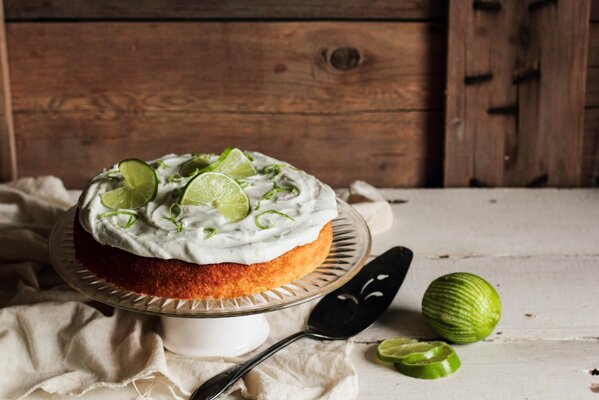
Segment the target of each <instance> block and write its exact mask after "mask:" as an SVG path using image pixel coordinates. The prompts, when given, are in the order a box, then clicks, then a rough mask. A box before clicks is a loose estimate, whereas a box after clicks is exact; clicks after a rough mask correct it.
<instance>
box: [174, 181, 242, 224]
mask: <svg viewBox="0 0 599 400" xmlns="http://www.w3.org/2000/svg"><path fill="white" fill-rule="evenodd" d="M180 203H181V204H182V205H185V206H197V205H210V206H212V207H214V208H216V209H217V210H218V212H220V213H221V214H222V215H223V216H224V217H225V218H226V219H227V220H228V221H229V222H237V221H240V220H242V219H244V218H245V217H247V215H248V214H249V212H250V200H249V199H248V196H247V194H245V192H244V191H243V189H242V188H241V186H239V184H238V183H237V182H235V179H233V178H231V177H230V176H228V175H225V174H223V173H220V172H206V173H203V174H200V175H196V176H195V177H194V178H192V179H191V181H189V183H188V184H187V186H185V189H184V190H183V194H182V195H181V200H180Z"/></svg>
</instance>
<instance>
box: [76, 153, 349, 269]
mask: <svg viewBox="0 0 599 400" xmlns="http://www.w3.org/2000/svg"><path fill="white" fill-rule="evenodd" d="M250 154H252V156H253V157H254V161H253V163H254V166H255V167H256V169H257V170H258V171H261V170H262V168H264V167H266V166H268V165H272V164H279V165H281V170H282V173H281V174H280V175H279V176H278V177H277V178H275V180H276V181H277V182H278V183H279V185H293V186H295V187H296V188H298V189H299V194H293V193H279V194H278V195H276V196H273V198H272V199H271V200H262V201H261V203H260V208H259V210H255V208H256V205H257V203H258V200H259V199H260V198H261V197H262V196H263V195H264V194H265V193H267V192H268V191H270V190H271V189H272V188H273V181H272V180H271V176H272V175H269V174H261V173H259V174H257V175H254V176H250V177H247V178H244V179H243V181H245V182H246V183H247V186H246V187H245V188H244V191H245V192H246V193H247V195H248V197H249V199H250V207H251V211H250V214H249V215H248V216H247V217H246V218H244V219H243V220H241V221H238V222H235V223H230V222H228V221H227V220H226V219H225V218H224V217H223V216H222V215H221V214H220V213H219V212H218V211H217V210H216V209H214V208H213V207H211V206H209V205H205V206H203V205H202V206H182V207H181V208H182V212H181V214H180V216H179V218H177V220H179V219H180V220H181V222H182V223H183V230H182V231H181V232H177V228H176V225H175V224H174V223H173V222H172V221H171V220H169V219H168V217H169V207H170V206H171V205H172V204H173V203H174V202H175V201H176V200H177V195H176V193H174V192H175V191H177V189H179V188H182V187H183V186H184V185H185V178H184V179H183V182H179V183H175V182H172V183H168V182H167V178H168V177H169V176H175V175H178V174H179V167H180V166H181V164H183V163H184V162H186V161H188V160H190V159H191V158H192V155H191V154H186V155H182V156H178V155H175V154H169V155H167V156H164V157H163V158H161V160H162V161H164V163H165V164H166V166H167V168H160V167H159V168H156V173H157V175H158V179H159V185H158V193H157V195H156V198H155V199H154V200H153V201H151V202H149V203H148V204H147V205H145V206H144V207H142V208H140V209H138V210H134V212H135V213H136V214H138V215H139V220H138V222H137V223H136V224H135V225H133V226H132V227H130V228H128V229H124V228H123V227H122V226H123V225H124V224H125V223H126V222H127V219H128V218H129V217H128V216H127V215H116V216H109V217H99V216H100V214H103V213H106V212H109V211H111V210H110V209H108V208H107V207H105V206H104V205H103V204H102V203H101V202H100V194H102V193H104V192H107V191H109V190H112V189H114V188H116V187H118V186H120V185H122V183H121V182H119V181H118V180H114V179H112V180H111V179H109V177H108V175H107V171H104V172H102V173H101V174H99V175H97V176H96V177H95V178H94V179H92V181H91V182H90V183H89V185H88V187H87V188H86V189H85V191H84V192H83V193H82V194H81V197H80V199H79V221H80V222H81V225H82V226H83V228H84V229H85V230H86V231H88V232H89V233H90V234H91V235H92V236H93V237H94V238H95V239H96V241H98V242H99V243H102V244H106V245H109V246H113V247H117V248H120V249H123V250H126V251H128V252H130V253H133V254H136V255H139V256H143V257H155V258H161V259H179V260H184V261H188V262H191V263H195V264H212V263H222V262H234V263H241V264H254V263H259V262H265V261H270V260H272V259H274V258H276V257H278V256H280V255H282V254H284V253H285V252H287V251H289V250H291V249H293V248H295V247H297V246H301V245H304V244H307V243H310V242H312V241H314V240H316V239H317V238H318V235H319V233H320V230H321V229H322V227H323V226H324V225H325V224H326V223H327V222H329V221H331V220H332V219H334V218H335V217H336V216H337V204H336V199H335V192H334V191H333V190H332V189H331V188H330V187H329V186H327V185H325V184H323V183H322V182H320V181H318V180H317V179H316V178H315V177H313V176H312V175H308V174H307V173H305V172H303V171H300V170H298V169H296V168H294V167H292V166H291V165H289V164H288V163H285V162H281V161H278V160H276V159H274V158H271V157H268V156H265V155H263V154H260V153H257V152H251V153H250ZM216 158H217V157H216V156H213V157H212V159H211V162H214V161H215V160H216ZM149 163H150V164H151V165H153V162H149ZM114 170H118V165H115V166H114V167H113V168H112V169H111V171H114ZM267 210H275V211H278V212H281V213H284V214H287V215H288V216H290V217H292V218H293V220H291V219H288V218H285V217H282V216H279V215H277V214H275V213H269V214H265V215H263V216H262V217H261V218H260V221H261V222H262V223H263V224H271V225H272V228H270V229H260V228H258V226H257V225H256V222H255V217H256V215H257V214H259V213H261V212H263V211H267ZM204 228H215V229H216V230H217V233H216V234H215V235H213V236H212V237H210V238H207V236H208V230H205V229H204Z"/></svg>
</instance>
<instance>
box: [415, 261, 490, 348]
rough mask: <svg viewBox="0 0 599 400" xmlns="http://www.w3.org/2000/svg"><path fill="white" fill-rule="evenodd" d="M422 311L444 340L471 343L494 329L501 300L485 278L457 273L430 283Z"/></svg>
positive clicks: (423, 299) (484, 336)
mask: <svg viewBox="0 0 599 400" xmlns="http://www.w3.org/2000/svg"><path fill="white" fill-rule="evenodd" d="M422 314H423V316H424V318H425V319H426V320H427V322H428V323H429V325H430V326H431V328H433V329H434V330H435V331H436V332H437V333H438V334H439V335H441V336H443V337H444V338H445V339H448V340H450V341H452V342H454V343H472V342H477V341H479V340H482V339H484V338H486V337H487V336H489V335H490V334H491V332H493V329H495V326H496V325H497V323H498V322H499V319H500V318H501V301H500V299H499V295H498V294H497V292H496V291H495V289H494V288H493V286H491V284H489V282H487V281H486V280H484V279H483V278H481V277H479V276H477V275H474V274H470V273H466V272H455V273H451V274H447V275H443V276H441V277H439V278H437V279H435V280H434V281H433V282H431V284H430V285H429V287H428V288H427V290H426V292H425V293H424V297H423V298H422Z"/></svg>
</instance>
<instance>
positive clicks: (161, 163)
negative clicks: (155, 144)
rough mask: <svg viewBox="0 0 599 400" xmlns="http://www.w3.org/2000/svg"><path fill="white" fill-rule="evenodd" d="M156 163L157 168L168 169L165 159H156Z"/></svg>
mask: <svg viewBox="0 0 599 400" xmlns="http://www.w3.org/2000/svg"><path fill="white" fill-rule="evenodd" d="M155 163H156V166H155V167H154V168H155V169H158V168H162V169H168V165H167V164H166V163H165V162H164V161H163V160H156V161H155Z"/></svg>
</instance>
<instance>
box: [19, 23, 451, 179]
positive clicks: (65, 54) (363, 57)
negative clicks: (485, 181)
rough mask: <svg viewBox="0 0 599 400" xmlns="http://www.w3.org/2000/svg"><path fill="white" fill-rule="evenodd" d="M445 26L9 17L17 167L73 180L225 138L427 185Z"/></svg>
mask: <svg viewBox="0 0 599 400" xmlns="http://www.w3.org/2000/svg"><path fill="white" fill-rule="evenodd" d="M107 31H110V32H111V34H110V35H106V32H107ZM443 35H444V32H443V28H442V27H438V26H436V25H434V24H429V23H358V24H356V23H343V22H336V23H322V22H314V23H292V22H285V23H260V24H255V23H242V22H240V23H177V24H175V23H86V24H77V23H44V24H35V23H16V24H9V25H8V49H9V57H10V62H11V71H12V87H13V103H14V112H15V129H16V132H17V135H16V143H17V149H18V153H19V168H20V171H21V175H23V176H26V175H37V174H40V173H44V174H54V175H57V176H59V177H61V178H63V179H64V181H65V183H66V184H67V186H69V187H81V186H82V185H83V184H84V183H85V182H86V181H87V179H89V178H90V177H91V176H93V174H94V173H96V172H97V171H98V170H100V169H101V168H104V167H107V166H109V165H111V164H112V163H114V162H117V161H118V160H119V159H122V158H126V157H131V156H135V157H140V158H151V157H158V156H160V155H161V154H163V153H167V152H179V153H181V152H189V151H215V152H218V151H220V150H222V149H223V148H224V147H226V146H231V145H233V146H239V147H244V148H249V149H256V150H259V151H264V152H267V153H269V154H272V155H274V156H276V157H280V158H281V159H284V160H287V161H290V162H292V163H295V164H297V165H298V166H299V167H301V168H304V169H306V170H308V171H310V172H312V173H314V174H316V175H317V176H318V177H319V178H321V179H322V180H323V181H325V182H327V183H329V184H331V185H333V186H343V185H347V184H348V183H349V181H351V180H353V179H366V180H368V181H370V182H371V183H373V184H375V185H378V186H422V185H427V184H429V185H430V184H439V183H440V176H441V169H442V167H441V158H442V156H441V153H442V142H443V132H442V127H441V123H442V121H441V120H442V119H441V118H440V116H441V114H440V110H441V109H442V103H443V102H442V87H443V81H444V66H443V60H444V44H443V41H442V38H443ZM398 37H400V38H401V40H397V38H398ZM232 60H235V61H234V62H233V61H232ZM333 152H334V154H335V157H331V154H332V153H333Z"/></svg>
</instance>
